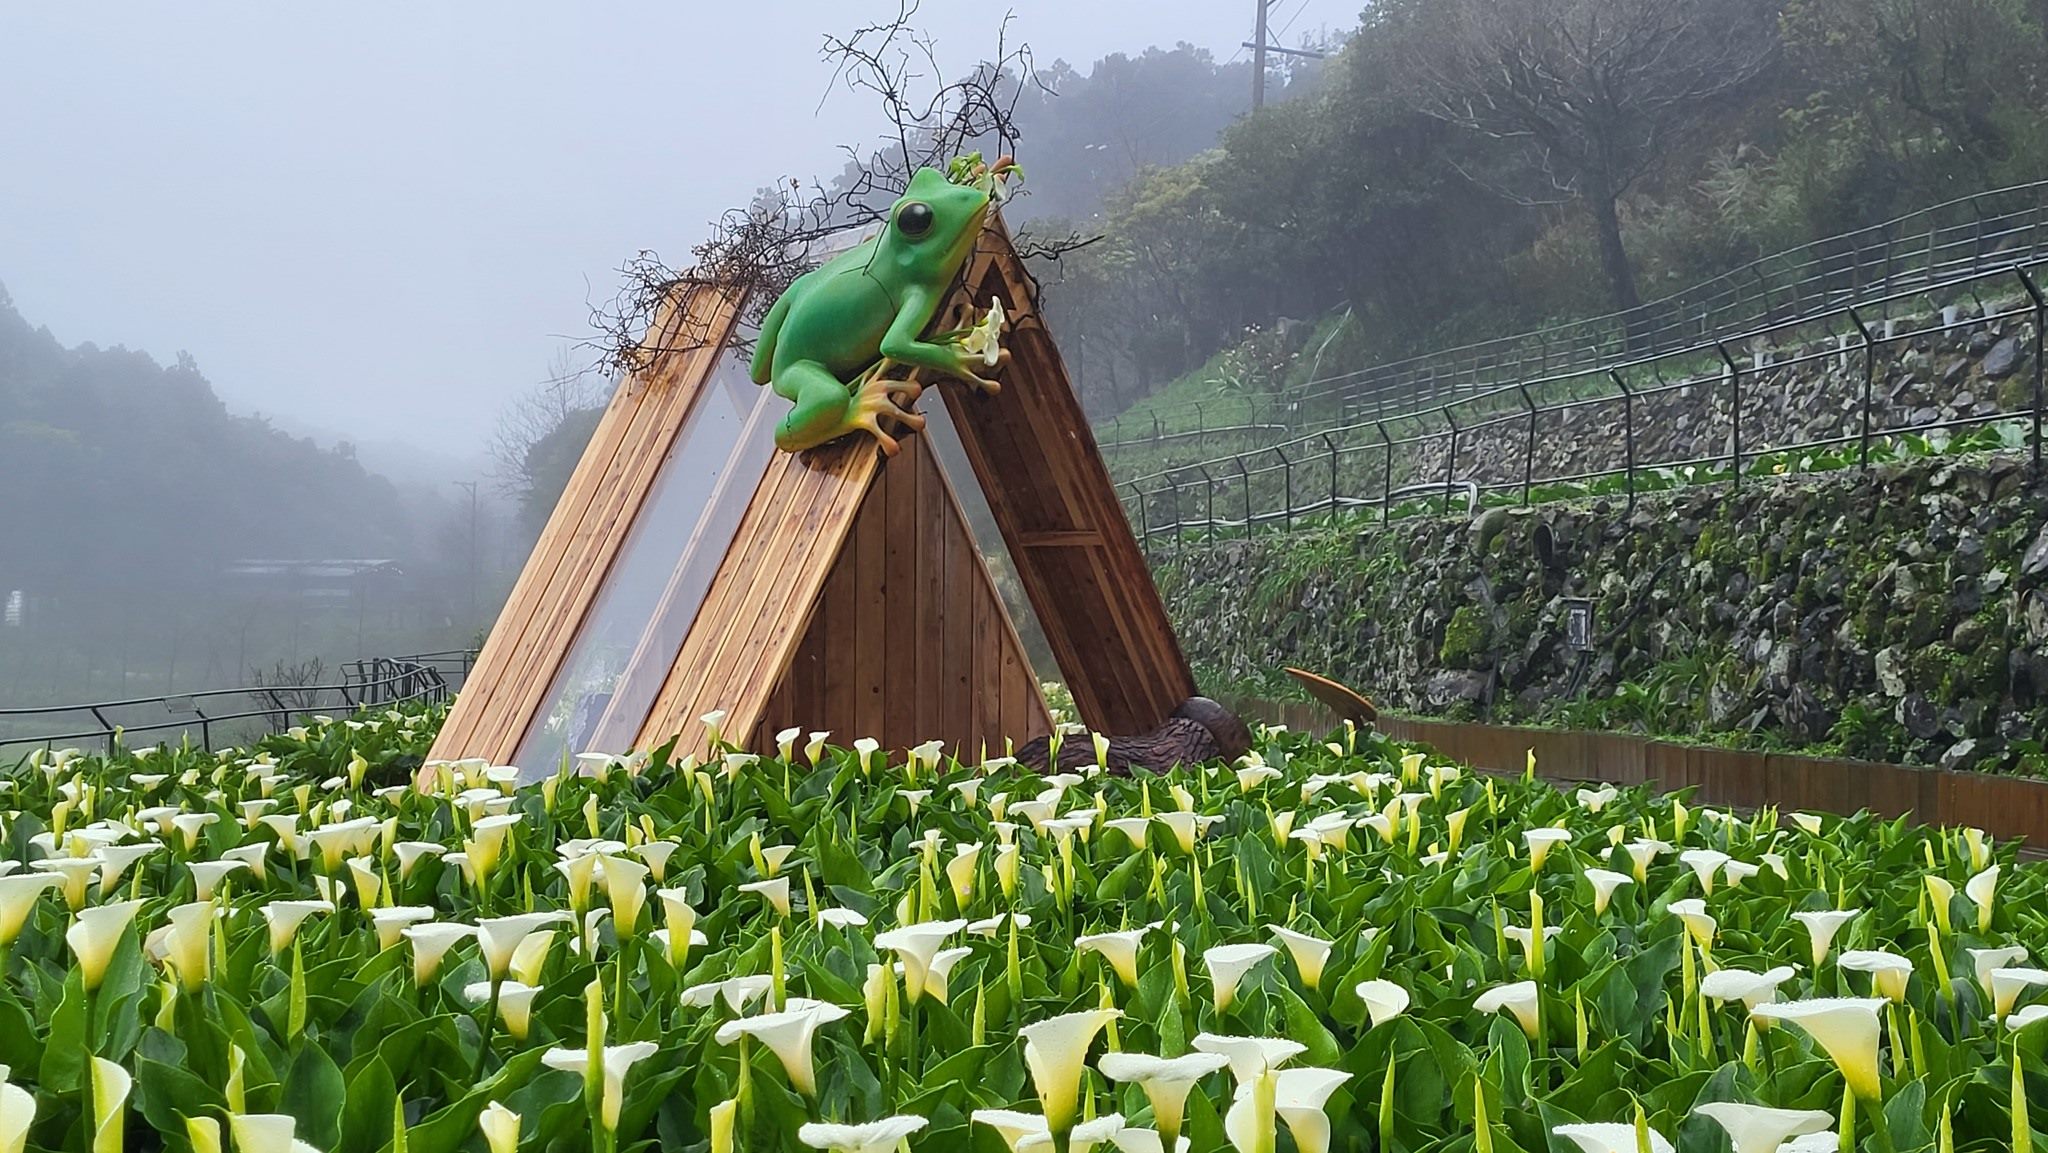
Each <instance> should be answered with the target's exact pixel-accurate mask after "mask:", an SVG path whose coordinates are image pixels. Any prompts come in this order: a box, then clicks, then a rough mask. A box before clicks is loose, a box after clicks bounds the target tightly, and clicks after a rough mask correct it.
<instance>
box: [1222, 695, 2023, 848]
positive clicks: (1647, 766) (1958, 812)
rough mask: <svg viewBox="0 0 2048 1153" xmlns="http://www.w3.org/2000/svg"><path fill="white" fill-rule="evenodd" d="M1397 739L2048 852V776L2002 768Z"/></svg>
mask: <svg viewBox="0 0 2048 1153" xmlns="http://www.w3.org/2000/svg"><path fill="white" fill-rule="evenodd" d="M1228 703H1229V704H1231V706H1232V707H1233V708H1235V709H1236V710H1237V711H1238V712H1239V713H1240V714H1241V715H1243V716H1245V717H1247V718H1256V719H1259V720H1264V721H1267V722H1270V723H1278V724H1285V725H1287V726H1288V727H1290V728H1298V729H1307V730H1311V731H1316V732H1321V731H1323V730H1326V729H1328V728H1329V727H1331V726H1333V725H1334V724H1335V723H1336V721H1335V719H1334V718H1333V717H1332V715H1331V714H1330V713H1329V711H1328V710H1326V709H1325V708H1323V706H1321V705H1319V704H1314V703H1312V702H1307V701H1266V700H1258V699H1253V698H1238V699H1236V700H1233V701H1230V702H1228ZM1379 727H1380V729H1381V730H1382V731H1384V732H1385V733H1387V735H1389V736H1391V737H1394V738H1395V739H1397V740H1403V741H1412V742H1416V743H1418V744H1426V745H1429V746H1430V747H1432V748H1434V749H1436V750H1437V751H1439V752H1441V753H1443V754H1444V755H1445V756H1448V757H1451V758H1453V759H1455V760H1458V761H1462V762H1464V763H1466V764H1468V765H1471V766H1472V767H1474V768H1477V769H1488V770H1492V771H1494V772H1502V773H1519V772H1521V771H1522V769H1523V767H1524V765H1525V764H1526V758H1527V757H1528V754H1529V751H1530V750H1532V749H1533V750H1535V753H1536V770H1537V772H1539V773H1541V774H1543V775H1544V776H1545V777H1549V778H1553V779H1557V780H1575V781H1604V782H1611V783H1614V784H1617V785H1642V784H1650V785H1655V786H1657V787H1659V788H1664V789H1680V788H1686V787H1692V788H1695V789H1696V790H1697V794H1696V795H1697V796H1698V798H1699V799H1700V800H1702V801H1705V802H1708V803H1711V804H1716V805H1728V806H1731V807H1735V808H1746V809H1758V808H1763V807H1765V806H1767V805H1774V806H1777V807H1778V808H1779V809H1781V810H1783V811H1786V812H1792V811H1795V810H1800V809H1818V810H1823V811H1827V812H1836V813H1853V812H1856V811H1858V810H1860V809H1869V810H1870V811H1871V812H1873V813H1878V814H1880V815H1883V816H1885V817H1899V816H1904V815H1907V814H1909V813H1910V814H1912V815H1913V816H1914V817H1915V819H1916V820H1919V821H1921V822H1922V823H1926V824H1934V825H1967V826H1974V827H1976V828H1980V829H1983V830H1985V831H1986V832H1988V833H1990V834H1992V835H1993V836H1995V837H1999V838H2004V839H2023V840H2025V841H2026V842H2027V843H2028V844H2029V846H2030V847H2032V848H2034V849H2036V850H2040V849H2048V780H2034V779H2031V778H2027V777H2009V776H1999V775H1994V774H1991V773H1966V772H1954V771H1950V770H1945V769H1930V768H1920V767H1916V766H1912V765H1892V764H1884V763H1882V762H1877V761H1858V760H1850V759H1848V758H1844V757H1815V756H1804V755H1799V754H1793V753H1766V752H1759V751H1755V750H1749V749H1728V748H1721V747H1718V746H1714V745H1691V744H1684V743H1681V742H1677V741H1668V740H1658V739H1655V738H1651V737H1645V736H1638V735H1636V734H1632V733H1608V732H1588V731H1580V730H1573V729H1538V728H1520V727H1515V726H1510V725H1487V724H1478V723H1474V722H1469V721H1442V720H1433V719H1426V718H1421V717H1403V716H1393V715H1390V714H1384V713H1383V714H1381V716H1380V721H1379Z"/></svg>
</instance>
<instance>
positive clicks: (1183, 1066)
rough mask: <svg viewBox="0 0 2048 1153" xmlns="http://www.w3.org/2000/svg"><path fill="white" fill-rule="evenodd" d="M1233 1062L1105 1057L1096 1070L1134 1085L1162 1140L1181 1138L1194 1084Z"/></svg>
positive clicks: (1209, 1056) (1216, 1057) (1196, 1056)
mask: <svg viewBox="0 0 2048 1153" xmlns="http://www.w3.org/2000/svg"><path fill="white" fill-rule="evenodd" d="M1229 1064H1230V1059H1229V1058H1228V1057H1226V1056H1224V1055H1223V1054H1221V1053H1200V1052H1197V1053H1189V1054H1187V1055H1185V1056H1181V1057H1153V1056H1149V1055H1147V1054H1143V1053H1105V1054H1103V1055H1102V1059H1101V1060H1099V1061H1097V1062H1096V1063H1095V1067H1096V1068H1097V1069H1099V1070H1101V1071H1102V1075H1103V1076H1104V1077H1107V1078H1109V1079H1110V1080H1112V1081H1119V1082H1124V1083H1127V1084H1135V1085H1137V1086H1138V1088H1140V1089H1142V1090H1143V1091H1144V1093H1145V1100H1147V1101H1149V1102H1150V1103H1151V1105H1152V1124H1153V1126H1154V1127H1155V1128H1157V1129H1158V1130H1159V1133H1160V1136H1161V1138H1162V1139H1165V1140H1171V1139H1173V1138H1175V1137H1178V1136H1179V1134H1180V1131H1181V1126H1182V1123H1183V1121H1184V1120H1185V1118H1186V1112H1187V1103H1188V1093H1189V1092H1190V1091H1191V1090H1193V1089H1194V1087H1195V1083H1196V1082H1198V1081H1200V1080H1201V1079H1202V1078H1204V1077H1207V1076H1208V1075H1209V1074H1211V1073H1214V1072H1217V1071H1218V1070H1220V1069H1223V1068H1226V1067H1227V1066H1228V1065H1229Z"/></svg>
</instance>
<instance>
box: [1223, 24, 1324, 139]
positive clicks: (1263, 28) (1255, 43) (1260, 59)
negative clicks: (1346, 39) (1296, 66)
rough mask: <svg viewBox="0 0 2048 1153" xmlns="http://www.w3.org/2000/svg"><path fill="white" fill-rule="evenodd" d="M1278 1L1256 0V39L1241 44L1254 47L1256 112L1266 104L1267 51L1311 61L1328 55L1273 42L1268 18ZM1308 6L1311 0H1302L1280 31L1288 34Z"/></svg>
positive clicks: (1254, 101)
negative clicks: (1268, 27)
mask: <svg viewBox="0 0 2048 1153" xmlns="http://www.w3.org/2000/svg"><path fill="white" fill-rule="evenodd" d="M1278 2H1279V0H1252V3H1253V4H1254V5H1256V10H1255V18H1254V20H1253V22H1252V38H1251V39H1250V40H1247V41H1245V42H1244V43H1243V44H1241V45H1239V48H1240V49H1244V48H1249V49H1251V50H1252V111H1254V112H1257V111H1258V110H1259V109H1261V108H1264V107H1265V106H1266V54H1267V53H1268V52H1277V53H1279V54H1280V55H1282V56H1296V57H1302V58H1305V59H1309V60H1321V59H1322V58H1323V55H1324V54H1323V53H1321V52H1312V51H1310V50H1308V49H1306V48H1285V47H1282V46H1281V45H1278V44H1275V43H1273V40H1274V39H1275V37H1274V36H1273V35H1271V34H1270V33H1269V32H1268V31H1267V22H1268V17H1270V16H1271V15H1272V9H1273V5H1274V4H1276V3H1278ZM1307 7H1308V0H1301V3H1300V4H1299V5H1297V6H1296V7H1295V9H1294V15H1293V16H1292V17H1289V18H1288V21H1287V24H1286V25H1285V26H1283V27H1282V28H1281V29H1280V31H1281V32H1282V33H1285V32H1286V31H1287V29H1288V28H1291V27H1293V26H1294V21H1295V20H1296V19H1299V18H1300V16H1301V13H1302V10H1303V9H1305V8H1307ZM1231 59H1232V60H1235V59H1237V57H1235V56H1233V57H1231Z"/></svg>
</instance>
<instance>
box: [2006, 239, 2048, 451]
mask: <svg viewBox="0 0 2048 1153" xmlns="http://www.w3.org/2000/svg"><path fill="white" fill-rule="evenodd" d="M2013 271H2015V272H2017V273H2019V274H2020V283H2021V284H2024V285H2026V287H2027V295H2028V296H2031V297H2033V298H2034V483H2036V484H2039V483H2040V481H2041V402H2042V395H2041V392H2042V376H2041V354H2042V351H2043V348H2044V345H2043V334H2042V329H2043V328H2048V296H2043V295H2042V293H2041V286H2040V285H2038V284H2036V283H2034V277H2033V275H2032V274H2031V273H2029V272H2028V271H2027V270H2026V269H2024V268H2016V269H2014V270H2013Z"/></svg>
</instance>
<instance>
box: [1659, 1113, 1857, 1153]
mask: <svg viewBox="0 0 2048 1153" xmlns="http://www.w3.org/2000/svg"><path fill="white" fill-rule="evenodd" d="M1693 1112H1694V1113H1697V1114H1699V1115H1700V1116H1702V1117H1705V1118H1707V1119H1708V1120H1710V1121H1712V1122H1713V1123H1714V1124H1716V1125H1719V1126H1720V1127H1721V1129H1722V1131H1723V1132H1725V1133H1727V1134H1728V1140H1729V1142H1730V1143H1732V1144H1733V1145H1734V1146H1735V1150H1734V1153H1778V1150H1779V1149H1780V1148H1781V1147H1783V1145H1784V1144H1785V1142H1787V1141H1790V1140H1791V1139H1792V1138H1794V1137H1801V1136H1805V1135H1807V1134H1810V1133H1819V1132H1822V1131H1823V1130H1825V1129H1827V1127H1828V1126H1830V1125H1833V1124H1834V1123H1835V1117H1834V1114H1832V1113H1827V1112H1824V1111H1822V1110H1819V1109H1772V1108H1768V1107H1766V1106H1763V1105H1749V1104H1744V1103H1742V1102H1739V1101H1713V1102H1709V1103H1708V1104H1705V1105H1699V1106H1695V1107H1694V1108H1693Z"/></svg>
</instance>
